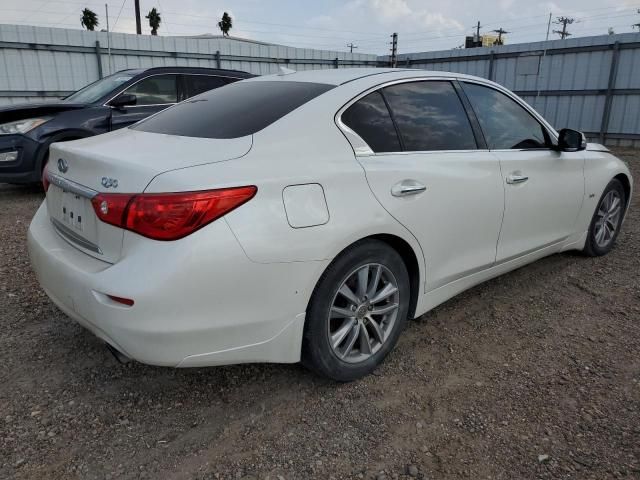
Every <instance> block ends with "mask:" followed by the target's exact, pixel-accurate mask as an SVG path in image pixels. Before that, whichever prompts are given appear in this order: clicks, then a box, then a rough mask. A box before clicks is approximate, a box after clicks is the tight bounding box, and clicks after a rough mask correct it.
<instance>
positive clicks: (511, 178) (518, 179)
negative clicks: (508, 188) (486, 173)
mask: <svg viewBox="0 0 640 480" xmlns="http://www.w3.org/2000/svg"><path fill="white" fill-rule="evenodd" d="M527 180H529V177H527V176H526V175H520V174H517V173H512V174H511V175H507V183H508V184H509V185H516V184H518V183H524V182H526V181H527Z"/></svg>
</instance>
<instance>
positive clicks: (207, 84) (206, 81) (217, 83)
mask: <svg viewBox="0 0 640 480" xmlns="http://www.w3.org/2000/svg"><path fill="white" fill-rule="evenodd" d="M184 80H185V83H186V87H187V98H190V97H195V96H196V95H200V94H201V93H204V92H208V91H209V90H213V89H214V88H219V87H222V86H224V85H226V84H227V79H225V78H223V77H214V76H210V75H185V76H184Z"/></svg>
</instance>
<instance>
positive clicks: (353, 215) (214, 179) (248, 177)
mask: <svg viewBox="0 0 640 480" xmlns="http://www.w3.org/2000/svg"><path fill="white" fill-rule="evenodd" d="M359 91H360V90H358V89H357V88H356V90H354V92H353V95H355V94H356V93H358V92H359ZM350 96H351V93H350V92H349V91H344V90H343V89H334V90H331V91H329V92H327V93H325V94H323V95H321V96H320V97H317V98H316V99H314V100H312V101H311V102H309V103H307V104H305V105H304V106H303V107H302V108H299V109H298V110H295V111H294V112H292V113H290V114H289V115H287V116H285V117H283V118H282V119H280V120H279V121H278V122H276V123H275V124H273V125H271V126H269V127H267V128H266V129H264V130H262V131H260V132H257V133H256V134H254V141H253V148H252V149H251V151H250V152H249V153H248V154H247V155H246V156H244V157H242V158H238V159H235V160H232V161H229V162H220V163H218V164H212V165H203V166H200V167H194V168H190V169H183V170H176V171H173V172H167V173H164V174H162V175H159V176H158V177H157V178H155V179H154V180H153V182H151V184H150V185H149V186H148V188H147V190H146V191H153V192H162V191H175V190H200V189H207V188H219V187H225V186H240V185H257V186H258V192H257V194H256V197H255V198H254V199H252V200H251V201H249V202H248V203H246V204H245V205H242V206H241V207H240V208H238V209H237V210H234V211H233V212H231V213H229V214H227V215H226V216H225V217H224V219H225V221H226V222H227V223H228V224H229V226H230V227H231V229H232V231H233V232H234V234H235V236H236V238H237V240H238V242H239V243H240V245H241V246H242V248H243V250H244V251H245V253H246V255H247V256H248V257H249V259H251V260H252V261H254V262H259V263H275V262H307V261H325V260H332V259H333V258H335V256H336V255H338V254H339V253H340V252H341V251H342V250H344V249H345V248H346V247H348V246H349V245H351V244H352V243H354V242H356V241H358V240H360V239H362V238H364V237H367V236H371V235H376V234H391V235H395V236H398V237H400V238H402V239H404V240H405V241H406V242H407V243H408V244H409V245H410V246H411V247H412V249H413V251H414V253H415V255H416V257H417V258H418V263H419V268H420V273H421V278H424V259H423V255H422V251H421V249H420V246H419V244H418V242H417V241H416V239H415V238H414V237H413V236H412V235H411V233H410V232H409V231H408V230H406V229H405V227H403V226H402V225H401V224H400V223H398V222H397V221H396V220H395V219H393V217H391V216H390V215H389V214H388V213H387V212H386V210H384V208H383V207H382V206H381V205H380V204H379V202H378V201H377V200H376V199H375V197H374V196H373V194H372V192H371V190H370V188H369V185H368V184H367V181H366V177H365V174H364V171H363V169H362V167H361V166H360V164H359V163H358V162H357V161H356V159H355V155H354V153H353V150H352V148H351V145H350V144H349V143H348V142H347V140H346V139H345V137H344V135H343V134H342V132H341V131H340V130H339V129H338V127H337V126H336V125H335V122H334V115H335V113H336V111H337V110H338V109H339V108H340V107H341V106H342V105H343V104H344V103H345V102H346V101H347V100H348V99H349V98H351V97H350ZM303 184H319V185H321V186H322V189H323V191H324V195H325V198H326V203H327V208H328V211H329V220H328V221H327V222H326V223H324V224H322V225H315V226H311V227H306V228H293V227H292V226H291V225H290V224H289V222H288V220H287V215H286V211H285V208H284V203H283V190H284V189H285V188H286V187H287V186H290V185H303Z"/></svg>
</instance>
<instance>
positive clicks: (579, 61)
mask: <svg viewBox="0 0 640 480" xmlns="http://www.w3.org/2000/svg"><path fill="white" fill-rule="evenodd" d="M387 59H388V57H383V58H381V60H383V61H386V60H387ZM398 66H399V67H409V68H424V69H428V70H439V71H450V72H458V73H466V74H470V75H477V76H479V77H484V78H488V79H490V80H493V81H495V82H497V83H500V84H501V85H504V86H505V87H507V88H509V89H511V90H513V91H514V92H516V93H517V94H518V95H520V96H521V97H522V98H523V99H524V100H525V101H526V102H528V103H529V104H530V105H532V106H533V107H534V108H535V109H536V110H537V111H538V112H540V113H541V114H542V115H543V116H544V117H545V118H546V119H547V120H549V122H551V123H552V124H553V125H554V126H555V127H557V128H563V127H568V128H574V129H576V130H581V131H583V132H585V133H586V134H587V136H588V137H590V138H591V139H594V140H598V141H600V142H603V143H604V142H606V143H608V144H610V145H611V144H612V145H624V146H640V33H626V34H619V35H605V36H597V37H584V38H575V39H568V40H553V41H548V42H537V43H523V44H515V45H504V46H498V47H488V48H473V49H465V50H447V51H440V52H424V53H410V54H403V55H399V56H398Z"/></svg>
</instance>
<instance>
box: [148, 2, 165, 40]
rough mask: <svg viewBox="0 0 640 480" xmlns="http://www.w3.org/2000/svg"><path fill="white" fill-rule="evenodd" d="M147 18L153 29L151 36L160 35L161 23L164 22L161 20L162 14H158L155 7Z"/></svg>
mask: <svg viewBox="0 0 640 480" xmlns="http://www.w3.org/2000/svg"><path fill="white" fill-rule="evenodd" d="M145 18H148V19H149V26H150V27H151V35H158V29H159V28H160V22H162V19H161V18H160V13H159V12H158V10H156V8H155V7H153V8H152V9H151V11H150V12H149V14H148V15H147V16H146V17H145Z"/></svg>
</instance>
